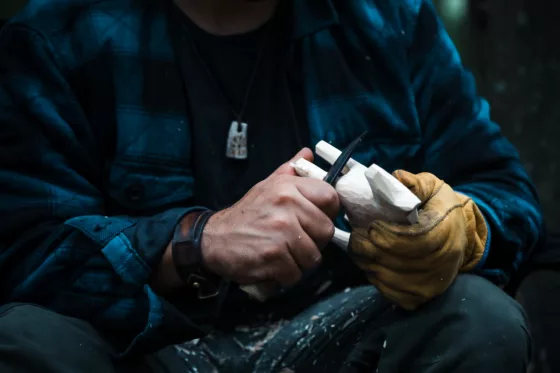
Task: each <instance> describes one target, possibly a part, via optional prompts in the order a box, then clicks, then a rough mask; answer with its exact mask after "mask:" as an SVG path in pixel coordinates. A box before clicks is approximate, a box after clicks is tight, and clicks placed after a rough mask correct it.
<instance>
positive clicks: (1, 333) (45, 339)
mask: <svg viewBox="0 0 560 373" xmlns="http://www.w3.org/2000/svg"><path fill="white" fill-rule="evenodd" d="M91 356H96V357H97V358H96V359H94V361H93V362H92V358H91ZM86 361H87V362H92V364H89V365H88V368H84V366H83V362H86ZM111 366H112V365H111V363H110V355H109V350H108V348H107V347H106V346H105V344H104V343H103V341H102V339H101V338H100V337H98V335H97V332H96V331H95V329H94V328H93V327H91V326H90V325H89V324H88V323H86V322H84V321H82V320H78V319H74V318H70V317H65V316H62V315H60V314H57V313H56V312H53V311H50V310H48V309H45V308H42V307H39V306H35V305H30V304H8V305H5V306H3V307H0V371H2V372H31V371H33V372H35V371H53V372H59V371H60V372H66V371H71V369H77V370H75V371H84V372H85V371H88V372H89V371H91V372H93V371H110V369H111ZM98 368H99V369H106V370H94V369H98ZM107 369H108V370H107Z"/></svg>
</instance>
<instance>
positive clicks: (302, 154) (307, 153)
mask: <svg viewBox="0 0 560 373" xmlns="http://www.w3.org/2000/svg"><path fill="white" fill-rule="evenodd" d="M300 158H304V159H306V160H308V161H309V162H313V158H314V157H313V152H312V151H311V149H309V148H303V149H301V150H300V151H299V152H298V153H297V154H296V155H295V156H294V157H293V158H292V159H290V160H289V161H288V162H286V163H284V164H283V165H282V166H280V167H278V168H277V169H276V171H274V173H273V175H293V176H297V174H296V171H295V170H294V168H293V167H292V165H291V164H290V163H293V162H295V161H297V160H298V159H300Z"/></svg>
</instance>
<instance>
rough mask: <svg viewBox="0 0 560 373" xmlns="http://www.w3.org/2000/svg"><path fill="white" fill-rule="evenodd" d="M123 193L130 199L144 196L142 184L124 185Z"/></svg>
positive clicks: (134, 199) (138, 198) (133, 199)
mask: <svg viewBox="0 0 560 373" xmlns="http://www.w3.org/2000/svg"><path fill="white" fill-rule="evenodd" d="M125 193H126V195H127V196H128V199H130V200H131V201H139V200H140V199H141V198H142V197H143V196H144V185H142V184H130V185H129V186H127V187H126V190H125Z"/></svg>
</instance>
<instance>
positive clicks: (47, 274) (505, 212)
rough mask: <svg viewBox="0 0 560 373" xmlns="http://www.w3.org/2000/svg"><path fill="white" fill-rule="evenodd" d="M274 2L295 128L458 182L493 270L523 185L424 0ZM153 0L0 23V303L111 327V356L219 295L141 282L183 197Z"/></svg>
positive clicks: (185, 160)
mask: <svg viewBox="0 0 560 373" xmlns="http://www.w3.org/2000/svg"><path fill="white" fill-rule="evenodd" d="M290 1H293V3H294V7H293V27H292V31H291V32H292V33H293V35H291V37H292V43H291V45H292V47H291V56H292V58H291V67H290V68H291V69H292V71H293V72H294V73H295V74H299V76H300V77H301V84H302V89H303V99H304V101H305V102H304V105H305V108H306V110H305V115H306V121H307V123H308V126H309V131H310V139H311V144H314V143H316V142H317V141H319V140H326V141H330V142H331V143H333V144H334V145H335V146H339V147H343V146H344V145H346V144H347V143H349V142H350V141H351V140H352V139H354V138H355V137H356V136H357V135H359V134H360V133H362V132H363V131H364V130H366V129H367V130H368V131H369V132H368V133H369V137H368V138H367V140H366V141H364V142H363V144H362V145H361V147H360V148H359V149H358V151H357V153H356V157H355V158H356V159H357V160H358V161H361V162H363V163H364V164H370V163H373V162H375V163H377V164H379V165H380V166H382V167H384V168H385V169H387V170H389V171H392V170H395V169H397V168H403V169H406V170H409V171H411V172H421V171H426V172H431V173H433V174H435V175H437V176H439V177H440V178H442V179H444V180H446V181H447V182H448V183H449V184H451V185H452V186H453V187H454V188H455V190H457V191H460V192H462V193H465V194H467V195H469V196H471V197H472V198H473V199H474V200H475V201H476V203H477V204H478V206H479V207H480V209H481V210H482V211H483V213H484V216H485V218H486V220H487V223H488V225H489V227H490V231H491V239H490V240H489V244H488V247H487V250H486V255H485V258H484V260H483V263H481V266H480V268H479V269H477V271H479V272H480V273H481V274H483V275H485V276H488V277H489V278H492V279H493V280H494V281H496V282H498V283H504V282H505V281H507V279H508V277H509V275H510V274H511V273H512V272H513V271H515V270H516V269H517V267H518V266H519V264H520V263H522V262H523V260H524V259H525V258H526V257H527V255H528V254H529V253H530V252H531V250H532V249H533V248H534V247H535V245H536V244H537V242H539V241H540V238H541V236H542V221H541V219H542V217H541V213H540V210H539V206H538V201H537V197H536V193H535V190H534V188H533V185H532V184H531V182H530V180H529V178H528V176H527V174H526V172H525V171H524V169H523V167H522V165H521V163H520V160H519V157H518V154H517V152H516V149H515V148H514V147H513V146H512V145H511V144H510V143H509V142H508V141H507V140H506V139H505V138H504V137H503V136H502V135H501V134H500V129H499V127H498V125H496V124H495V123H493V122H492V121H491V120H490V118H489V106H488V104H487V102H486V101H484V100H483V99H482V98H480V97H479V96H478V95H477V93H476V90H475V84H474V81H473V77H472V76H471V75H470V74H469V73H468V72H467V71H465V69H464V68H463V66H462V65H461V61H460V58H459V55H458V53H457V51H456V49H455V47H454V46H453V44H452V42H451V40H450V39H449V36H448V34H447V33H446V31H445V30H444V28H443V27H442V24H441V23H440V20H439V19H438V18H437V16H436V13H435V10H434V8H433V5H432V4H431V2H430V1H429V0H392V1H381V0H380V1H377V0H290ZM166 3H167V0H166V1H163V0H31V1H30V3H29V4H28V6H27V7H26V8H25V9H24V10H23V11H22V12H21V13H20V14H19V15H18V16H16V17H15V18H14V19H12V20H11V21H10V22H9V23H8V24H7V25H6V26H5V27H4V29H3V30H2V32H1V34H0V219H1V224H0V283H1V286H0V301H1V302H2V303H7V302H31V303H36V304H40V305H44V306H46V307H49V308H51V309H54V310H56V311H58V312H61V313H63V314H66V315H71V316H75V317H79V318H82V319H85V320H87V321H89V322H91V323H92V324H93V325H95V326H96V327H98V328H100V329H102V330H105V331H113V332H117V334H118V335H120V336H121V341H120V342H119V348H120V351H122V353H123V354H126V353H129V352H131V351H140V352H147V351H154V350H156V349H158V348H161V347H162V346H164V345H167V344H171V343H175V342H180V341H184V340H186V339H190V338H197V337H199V336H201V335H204V333H206V332H207V330H208V328H207V327H206V326H209V325H211V323H212V322H211V320H210V318H209V316H208V314H209V313H211V312H209V311H208V310H215V309H216V308H215V307H219V305H218V304H216V305H212V306H210V307H207V308H204V307H199V306H197V305H196V304H193V305H192V306H191V307H189V308H187V309H185V310H182V311H179V310H178V309H177V308H176V307H174V306H172V305H170V304H169V303H167V302H166V301H165V300H163V299H162V298H161V297H159V296H158V295H156V294H155V293H154V291H153V290H152V289H151V288H150V286H149V279H150V275H151V273H152V270H153V269H154V267H155V266H156V265H157V263H158V262H159V260H160V257H161V255H162V250H163V248H164V247H165V246H166V244H167V242H168V241H169V239H170V237H171V234H172V231H173V229H174V226H175V224H176V223H177V221H178V220H179V219H180V218H181V217H182V216H184V215H185V214H186V213H188V212H189V211H192V209H195V208H196V207H193V206H190V205H189V197H191V195H192V193H193V174H192V171H191V168H190V166H191V162H190V157H191V142H190V141H191V139H190V137H189V133H190V132H189V131H190V127H189V126H190V125H189V115H188V108H187V107H186V98H185V92H184V90H183V89H184V87H183V86H182V82H181V78H180V74H179V70H178V67H177V66H176V61H175V58H174V52H173V46H172V43H171V38H170V32H169V27H168V26H169V22H170V21H169V20H170V18H169V14H168V7H167V4H166ZM311 144H310V145H311Z"/></svg>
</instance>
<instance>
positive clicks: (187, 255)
mask: <svg viewBox="0 0 560 373" xmlns="http://www.w3.org/2000/svg"><path fill="white" fill-rule="evenodd" d="M213 214H214V212H213V211H210V210H205V211H197V212H193V213H191V214H189V215H187V216H186V217H185V218H183V220H182V222H181V223H180V224H178V225H177V228H175V233H174V234H173V240H172V242H171V245H172V246H171V253H172V257H173V264H174V265H175V268H176V269H177V273H178V274H179V277H181V279H182V280H183V282H184V283H185V285H186V286H187V288H189V289H192V290H193V291H195V292H196V293H197V297H198V299H208V298H214V297H216V296H217V295H219V293H220V285H221V281H222V279H221V278H220V277H219V276H217V275H215V274H213V273H211V272H210V271H208V270H207V269H206V268H205V267H204V263H203V258H202V248H201V243H202V233H203V231H204V227H205V226H206V223H207V222H208V219H210V217H211V216H212V215H213Z"/></svg>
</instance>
